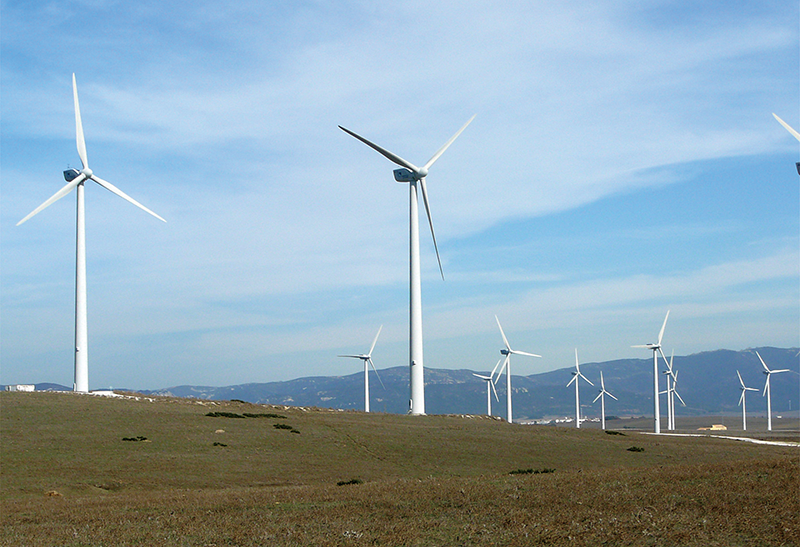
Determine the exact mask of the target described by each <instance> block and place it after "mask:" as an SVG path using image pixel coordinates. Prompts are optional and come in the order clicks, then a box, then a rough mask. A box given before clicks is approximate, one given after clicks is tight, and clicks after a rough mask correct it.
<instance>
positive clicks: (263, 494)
mask: <svg viewBox="0 0 800 547" xmlns="http://www.w3.org/2000/svg"><path fill="white" fill-rule="evenodd" d="M0 407H1V408H2V413H1V414H0V435H2V439H3V443H2V445H0V456H1V457H2V462H3V465H2V467H1V468H0V478H2V485H3V488H2V489H1V490H0V523H2V527H1V530H2V532H0V534H1V535H0V544H2V545H32V546H35V545H54V544H57V545H67V546H71V545H76V546H77V545H131V544H142V545H155V544H159V545H198V546H199V545H247V546H250V545H253V546H255V545H263V544H270V545H297V544H306V545H310V544H314V545H350V544H383V545H430V544H438V545H456V544H457V545H485V544H487V543H490V542H491V541H494V540H497V542H499V543H502V544H505V545H530V544H532V543H547V544H551V545H597V544H601V543H610V544H630V545H644V544H680V545H715V544H716V545H752V544H797V543H798V542H799V541H800V493H799V492H798V491H797V488H796V485H797V482H798V480H800V476H799V475H798V472H799V470H800V466H799V465H798V464H800V459H798V449H797V448H796V447H785V446H765V445H757V444H751V443H745V442H741V441H731V440H724V439H718V438H711V437H700V438H696V437H689V438H675V437H665V436H661V437H656V436H652V435H644V434H638V433H626V434H614V435H609V434H606V433H603V432H602V431H598V430H574V429H565V428H554V427H544V426H538V427H537V426H521V425H512V424H507V423H505V422H503V421H501V420H496V419H490V418H487V417H472V418H467V417H460V416H406V415H395V414H380V413H375V414H365V413H362V412H347V411H334V410H324V409H317V410H313V409H302V408H300V407H284V406H264V405H253V404H247V403H236V402H216V401H201V400H196V399H195V400H192V399H180V398H166V397H128V398H121V397H118V398H110V397H92V396H87V395H79V394H72V393H0ZM209 414H211V415H209ZM276 426H277V427H276ZM491 538H494V539H491Z"/></svg>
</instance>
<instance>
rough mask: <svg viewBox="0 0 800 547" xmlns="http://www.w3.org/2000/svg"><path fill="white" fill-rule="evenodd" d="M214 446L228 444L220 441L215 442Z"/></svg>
mask: <svg viewBox="0 0 800 547" xmlns="http://www.w3.org/2000/svg"><path fill="white" fill-rule="evenodd" d="M214 446H228V445H227V444H225V443H221V442H215V443H214Z"/></svg>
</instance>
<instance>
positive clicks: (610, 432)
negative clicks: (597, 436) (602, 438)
mask: <svg viewBox="0 0 800 547" xmlns="http://www.w3.org/2000/svg"><path fill="white" fill-rule="evenodd" d="M606 435H622V436H623V437H625V433H623V432H622V431H613V430H611V429H606Z"/></svg>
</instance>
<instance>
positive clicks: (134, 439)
mask: <svg viewBox="0 0 800 547" xmlns="http://www.w3.org/2000/svg"><path fill="white" fill-rule="evenodd" d="M122 440H123V441H133V442H135V443H139V442H142V441H146V440H147V437H142V436H141V435H140V436H138V437H122Z"/></svg>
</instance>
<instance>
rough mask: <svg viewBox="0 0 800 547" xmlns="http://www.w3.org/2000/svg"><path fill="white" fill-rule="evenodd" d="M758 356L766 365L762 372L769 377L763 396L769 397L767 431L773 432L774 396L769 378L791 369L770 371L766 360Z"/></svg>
mask: <svg viewBox="0 0 800 547" xmlns="http://www.w3.org/2000/svg"><path fill="white" fill-rule="evenodd" d="M756 355H758V360H759V361H761V364H762V365H764V370H762V371H761V372H762V373H763V374H765V375H766V376H767V381H766V382H765V383H764V393H763V394H762V395H761V396H762V397H763V396H764V395H766V396H767V431H772V395H771V392H770V388H769V378H770V376H772V375H773V374H778V373H779V372H789V369H788V368H782V369H779V370H770V369H769V368H768V367H767V364H766V363H765V362H764V359H762V358H761V355H760V354H759V353H758V352H756Z"/></svg>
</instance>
